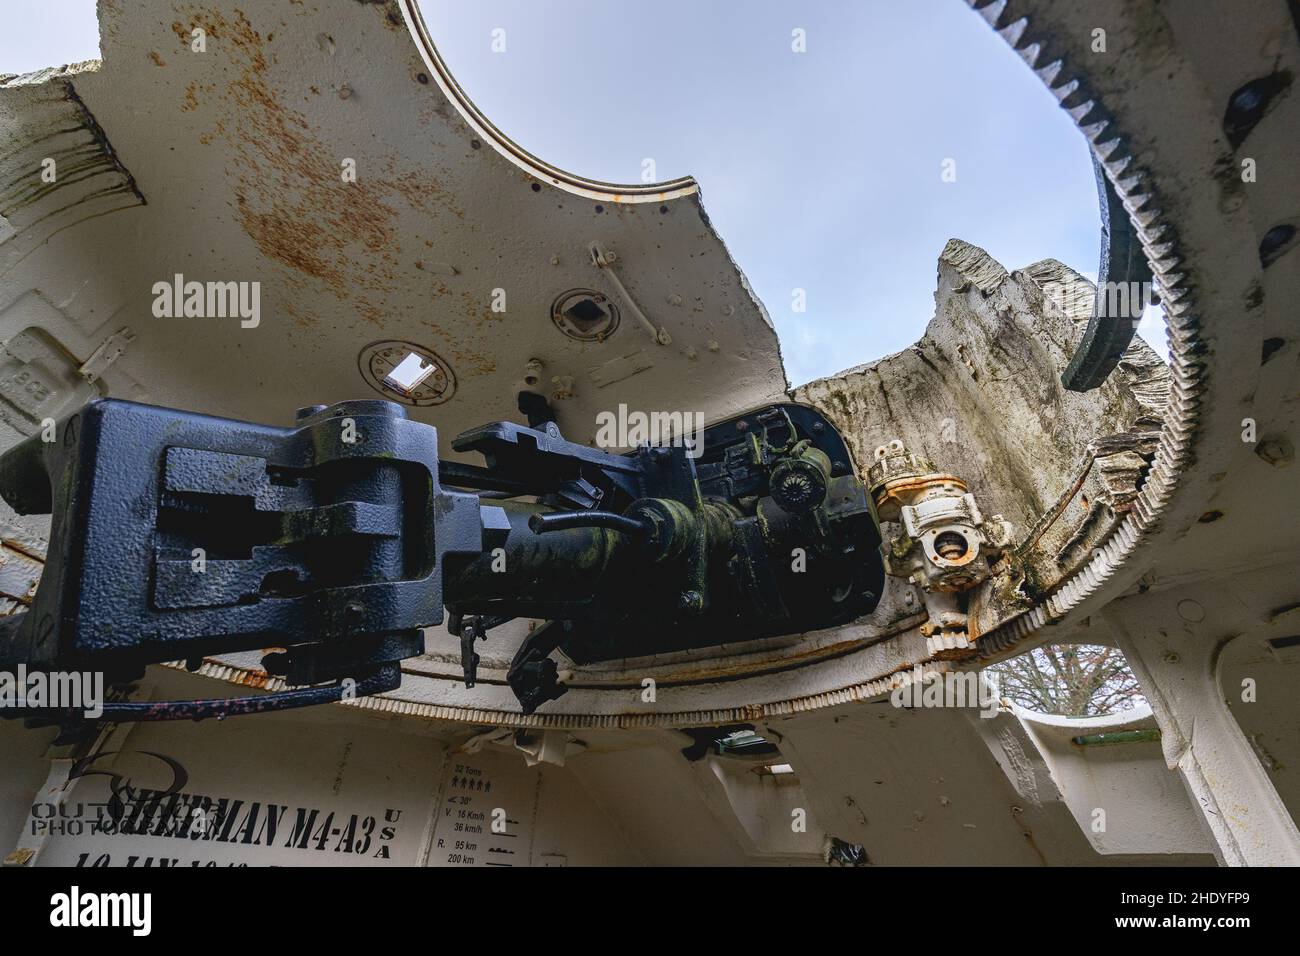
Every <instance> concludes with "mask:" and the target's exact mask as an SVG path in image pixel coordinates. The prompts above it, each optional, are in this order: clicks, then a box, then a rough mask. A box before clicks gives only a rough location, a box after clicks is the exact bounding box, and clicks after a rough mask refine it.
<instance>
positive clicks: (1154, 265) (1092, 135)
mask: <svg viewBox="0 0 1300 956" xmlns="http://www.w3.org/2000/svg"><path fill="white" fill-rule="evenodd" d="M1008 2H1009V0H995V2H992V3H989V2H986V0H967V3H969V4H970V6H971V7H972V8H973V9H975V10H978V11H979V13H980V15H981V16H982V17H983V18H984V19H985V20H986V21H987V22H988V23H989V25H990V26H992V27H993V29H994V30H996V31H997V32H998V33H999V34H1000V35H1001V36H1002V37H1003V38H1004V39H1005V40H1006V41H1007V42H1008V43H1009V44H1010V46H1011V47H1012V48H1013V49H1016V52H1017V53H1019V54H1020V55H1021V57H1022V58H1024V59H1025V60H1026V62H1028V63H1029V64H1030V66H1031V67H1033V65H1034V63H1035V62H1037V60H1038V59H1039V58H1040V57H1041V56H1042V52H1043V51H1042V48H1043V41H1041V40H1039V41H1037V42H1033V43H1030V44H1028V45H1024V49H1023V50H1022V49H1019V47H1020V46H1022V45H1023V44H1024V40H1025V33H1026V30H1027V29H1028V27H1029V26H1031V25H1032V24H1030V23H1029V22H1028V20H1027V18H1025V17H1019V18H1017V19H1015V20H1014V22H1012V23H1009V24H1008V25H1007V26H1004V27H1002V28H1000V29H999V27H998V24H999V23H1000V22H1001V21H1002V20H1003V18H1004V16H1005V15H1006V12H1007V6H1008ZM1011 2H1014V0H1011ZM1034 72H1035V73H1036V74H1037V75H1038V77H1039V78H1040V79H1041V80H1042V82H1043V84H1044V85H1045V86H1046V87H1047V88H1048V90H1050V91H1051V93H1052V95H1053V96H1055V97H1056V99H1057V102H1058V103H1060V105H1061V108H1062V109H1064V110H1065V111H1066V112H1068V113H1069V114H1070V116H1071V117H1072V118H1073V119H1074V121H1075V123H1076V124H1077V125H1078V126H1079V128H1080V131H1081V132H1082V133H1083V134H1084V136H1085V137H1087V139H1088V141H1089V142H1090V143H1091V144H1092V148H1093V153H1094V155H1096V157H1097V159H1098V161H1099V162H1100V163H1101V164H1102V166H1103V168H1104V169H1105V171H1106V174H1107V176H1109V178H1110V180H1111V181H1112V182H1113V183H1114V184H1115V188H1116V192H1117V193H1118V195H1119V197H1120V201H1121V202H1122V203H1123V205H1124V208H1125V210H1126V211H1127V212H1128V214H1129V218H1130V220H1131V221H1132V222H1133V224H1134V226H1135V228H1136V231H1137V233H1138V238H1139V240H1140V242H1141V244H1142V248H1143V250H1144V252H1145V253H1146V255H1147V257H1148V259H1149V261H1150V263H1151V270H1152V276H1153V278H1154V280H1155V283H1156V285H1157V286H1158V287H1159V289H1160V298H1161V305H1162V306H1163V310H1164V314H1165V334H1166V338H1167V340H1168V342H1169V350H1170V359H1171V361H1170V366H1171V372H1172V381H1171V382H1170V389H1169V400H1168V404H1167V405H1166V415H1165V422H1164V426H1163V428H1162V430H1161V435H1160V445H1159V448H1158V450H1157V452H1156V456H1155V459H1154V461H1153V462H1152V464H1151V468H1150V471H1149V472H1148V475H1147V480H1146V482H1145V484H1144V485H1143V486H1142V490H1141V492H1140V493H1139V495H1138V498H1137V500H1136V501H1135V502H1134V504H1133V510H1132V511H1131V512H1129V514H1128V516H1127V517H1126V518H1125V519H1124V520H1123V522H1122V523H1121V524H1120V525H1119V526H1118V527H1117V528H1116V529H1115V530H1114V531H1113V532H1112V534H1111V535H1110V537H1109V538H1108V539H1107V540H1106V541H1105V543H1104V544H1102V546H1101V547H1100V548H1099V549H1098V550H1097V551H1096V552H1095V554H1094V557H1093V558H1092V559H1091V560H1090V561H1089V562H1088V563H1087V564H1086V565H1084V566H1083V567H1082V568H1080V569H1078V570H1077V571H1075V572H1074V573H1073V574H1072V575H1071V576H1070V578H1069V579H1068V580H1066V581H1063V582H1061V584H1060V586H1059V587H1058V589H1057V591H1056V592H1055V593H1054V594H1052V595H1051V596H1050V597H1049V598H1047V600H1046V601H1044V602H1043V603H1042V604H1040V605H1038V606H1037V607H1034V608H1031V609H1030V610H1029V611H1027V612H1026V613H1024V614H1022V615H1021V616H1020V617H1017V618H1015V619H1013V620H1010V621H1007V622H1006V623H1004V624H1002V625H1000V626H999V627H997V628H995V629H994V630H992V631H990V632H989V633H987V634H984V635H981V636H980V637H979V639H978V640H977V641H976V642H975V643H976V645H977V646H978V648H979V653H980V655H981V656H983V657H986V658H989V657H996V656H999V655H1001V654H1004V653H1005V652H1007V651H1008V650H1009V649H1011V648H1012V647H1013V646H1014V645H1016V644H1018V643H1020V642H1021V641H1023V640H1025V639H1027V638H1029V637H1030V636H1031V635H1033V634H1034V633H1035V632H1037V631H1039V630H1041V629H1042V628H1043V627H1046V626H1047V625H1049V624H1052V623H1053V622H1055V621H1056V620H1058V619H1059V618H1061V617H1063V616H1064V615H1066V614H1067V613H1069V612H1070V611H1071V610H1073V609H1074V608H1075V607H1077V606H1078V604H1079V602H1081V601H1083V600H1084V599H1085V598H1087V597H1089V596H1090V595H1092V594H1093V593H1095V592H1096V591H1097V589H1099V588H1100V587H1102V586H1103V585H1104V584H1105V583H1106V582H1107V581H1108V580H1110V579H1111V578H1112V577H1113V576H1114V574H1115V572H1116V570H1117V569H1118V568H1119V566H1120V565H1121V564H1123V563H1124V562H1125V561H1128V560H1129V559H1130V558H1131V556H1132V554H1133V553H1134V551H1136V550H1138V549H1139V548H1140V547H1141V546H1142V544H1143V543H1144V542H1145V541H1146V539H1147V537H1148V536H1149V535H1150V534H1151V533H1152V532H1153V531H1155V530H1157V529H1159V527H1160V522H1161V518H1162V516H1163V514H1164V510H1165V508H1166V507H1167V505H1168V503H1169V501H1170V499H1171V497H1172V496H1173V492H1174V488H1175V486H1176V485H1177V483H1178V481H1179V478H1180V476H1181V474H1182V472H1183V470H1184V469H1185V468H1186V467H1187V465H1188V464H1189V462H1190V461H1191V460H1192V456H1193V453H1194V451H1195V441H1196V439H1197V437H1198V433H1199V430H1200V411H1201V406H1202V404H1203V401H1204V396H1203V388H1204V377H1205V374H1206V362H1205V359H1204V357H1203V352H1204V351H1205V342H1204V341H1203V339H1202V337H1201V330H1200V321H1199V319H1198V318H1197V316H1196V309H1195V305H1196V302H1195V299H1196V297H1195V296H1194V295H1193V294H1192V286H1193V276H1192V275H1191V274H1190V273H1189V272H1187V271H1174V270H1176V269H1181V268H1183V266H1184V263H1183V257H1182V256H1180V255H1179V254H1178V249H1179V243H1178V232H1177V230H1176V229H1175V228H1174V227H1173V226H1172V225H1171V224H1170V223H1168V222H1164V221H1162V220H1163V218H1164V212H1163V210H1162V209H1161V208H1160V205H1159V198H1158V195H1157V191H1156V190H1155V189H1153V188H1151V186H1150V176H1149V175H1147V173H1146V172H1145V171H1143V170H1135V171H1134V172H1132V173H1129V174H1128V175H1127V176H1125V175H1124V174H1125V173H1126V172H1127V171H1128V170H1129V168H1130V166H1131V165H1132V162H1133V157H1132V155H1131V154H1130V153H1129V152H1128V151H1127V149H1126V144H1125V143H1124V141H1123V137H1122V136H1120V135H1112V136H1111V138H1110V139H1107V140H1106V141H1104V142H1099V140H1100V139H1101V137H1102V136H1103V135H1104V134H1106V133H1112V134H1118V132H1119V131H1118V130H1116V129H1115V128H1114V125H1113V120H1114V116H1113V114H1112V113H1110V111H1109V110H1107V109H1106V108H1105V107H1104V106H1102V105H1101V104H1099V103H1097V102H1095V101H1094V100H1092V99H1088V98H1087V96H1086V94H1087V92H1088V89H1087V88H1085V87H1084V85H1083V82H1082V77H1083V76H1084V75H1085V74H1074V75H1071V74H1072V73H1074V71H1073V69H1072V68H1071V67H1070V66H1069V64H1067V63H1066V62H1065V60H1064V58H1062V57H1054V58H1053V59H1052V60H1051V61H1050V62H1048V63H1047V64H1046V65H1044V66H1042V67H1040V68H1037V69H1035V70H1034ZM1085 121H1088V122H1085ZM1139 189H1140V190H1141V192H1138V190H1139ZM934 640H935V638H933V637H932V638H930V641H934ZM940 643H943V642H942V641H941V642H940ZM927 647H928V648H929V649H931V651H932V653H935V652H937V653H945V652H946V653H949V654H951V653H952V651H953V650H954V649H949V648H939V647H933V648H931V647H930V645H929V644H927Z"/></svg>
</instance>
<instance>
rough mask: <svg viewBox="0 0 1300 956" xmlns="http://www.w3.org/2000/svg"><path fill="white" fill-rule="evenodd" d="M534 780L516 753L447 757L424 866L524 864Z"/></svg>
mask: <svg viewBox="0 0 1300 956" xmlns="http://www.w3.org/2000/svg"><path fill="white" fill-rule="evenodd" d="M540 780H541V778H540V775H539V774H538V773H537V772H536V771H535V770H530V769H529V768H528V767H527V766H525V764H524V761H523V759H522V758H521V757H520V756H519V755H517V754H504V753H496V752H483V753H477V754H456V753H450V754H448V755H447V763H446V768H445V771H444V773H443V781H442V791H441V793H440V795H439V801H440V803H439V810H438V820H437V823H436V824H435V825H434V832H433V844H432V845H431V847H430V849H429V865H430V866H529V865H530V861H531V854H532V842H533V823H534V816H535V815H536V812H537V788H538V786H539V784H540Z"/></svg>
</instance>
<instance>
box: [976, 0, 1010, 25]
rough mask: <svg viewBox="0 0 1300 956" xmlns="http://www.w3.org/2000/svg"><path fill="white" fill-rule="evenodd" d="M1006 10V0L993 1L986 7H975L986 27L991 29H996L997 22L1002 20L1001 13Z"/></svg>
mask: <svg viewBox="0 0 1300 956" xmlns="http://www.w3.org/2000/svg"><path fill="white" fill-rule="evenodd" d="M1006 8H1007V0H993V2H992V3H990V4H988V5H987V6H983V7H977V8H976V9H977V10H978V11H979V15H980V16H982V17H983V18H984V19H985V20H986V21H987V22H988V25H989V26H991V27H992V28H993V29H995V30H996V29H997V28H998V21H999V20H1001V19H1002V12H1003V11H1004V10H1006Z"/></svg>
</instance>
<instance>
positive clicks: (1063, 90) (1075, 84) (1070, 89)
mask: <svg viewBox="0 0 1300 956" xmlns="http://www.w3.org/2000/svg"><path fill="white" fill-rule="evenodd" d="M1078 88H1079V81H1078V80H1070V81H1069V82H1068V83H1062V84H1061V85H1060V86H1058V87H1055V88H1054V89H1053V90H1052V93H1053V95H1055V96H1056V98H1057V100H1058V101H1059V102H1061V103H1064V102H1065V101H1066V100H1068V99H1069V98H1070V97H1071V96H1073V95H1074V92H1075V91H1076V90H1077V89H1078Z"/></svg>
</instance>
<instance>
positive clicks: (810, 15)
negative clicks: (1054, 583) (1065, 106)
mask: <svg viewBox="0 0 1300 956" xmlns="http://www.w3.org/2000/svg"><path fill="white" fill-rule="evenodd" d="M421 8H422V10H423V12H424V18H425V20H426V22H427V23H428V26H429V28H430V32H431V34H432V35H433V38H434V40H435V42H436V43H437V45H438V47H439V50H440V51H441V53H442V55H443V57H444V58H445V59H446V61H447V63H448V65H449V66H450V67H451V69H452V72H453V73H454V74H455V75H456V77H457V78H458V80H459V81H460V83H461V85H462V87H463V88H464V89H465V91H466V92H467V93H468V94H469V96H470V97H471V98H472V99H473V100H474V102H475V103H476V104H477V105H478V107H479V108H480V109H481V110H482V111H483V112H484V113H485V114H486V115H487V116H489V117H490V118H491V119H492V121H493V122H494V123H495V124H496V125H497V126H498V128H500V129H501V130H502V131H503V132H504V133H505V134H506V135H508V136H509V137H510V138H512V139H513V140H515V141H516V142H517V143H519V144H520V145H521V146H523V147H524V148H525V149H527V150H528V151H529V152H531V153H533V154H534V155H537V156H539V157H541V158H543V159H545V160H547V161H548V162H550V163H552V164H554V165H556V166H559V167H561V168H562V169H566V170H569V171H570V172H574V173H578V174H580V175H583V176H587V177H589V178H592V179H599V180H605V181H609V182H640V181H642V175H643V170H646V169H647V168H648V167H647V160H649V161H652V163H653V172H654V177H655V178H656V179H659V180H665V179H672V178H674V177H677V176H682V175H688V174H689V175H691V176H694V177H695V178H696V180H697V181H698V182H699V183H700V186H701V192H702V196H703V201H704V206H705V209H706V211H707V212H708V214H709V218H710V220H711V221H712V223H713V226H714V228H715V229H717V231H718V233H719V234H720V235H721V237H722V239H723V241H724V242H725V243H726V244H727V246H728V248H729V249H730V251H731V254H732V257H733V258H734V259H735V261H736V262H737V263H738V264H739V266H740V268H741V270H742V271H743V272H744V273H745V275H746V277H747V278H748V279H749V282H750V284H751V286H752V287H753V288H754V290H755V292H756V294H757V295H758V297H759V298H760V299H761V300H762V301H763V303H764V305H765V306H766V307H767V310H768V313H769V315H770V316H771V317H772V320H773V322H774V323H775V324H776V328H777V332H778V333H779V335H780V337H781V344H782V352H783V355H784V357H785V362H786V369H787V373H788V375H789V378H790V381H791V384H801V383H803V382H807V381H810V380H812V379H814V378H820V377H822V376H825V375H831V374H834V373H835V372H838V371H841V370H843V369H845V368H849V367H852V366H855V365H860V364H862V363H863V362H868V361H871V360H873V359H876V358H880V357H882V356H885V355H888V354H890V353H892V352H896V351H899V350H900V349H903V348H906V347H907V346H908V345H910V344H911V343H913V342H915V341H916V340H917V339H918V338H919V337H920V336H921V334H922V333H923V332H924V330H925V326H926V323H928V322H929V320H930V319H931V318H932V317H933V315H934V298H933V296H934V289H935V270H936V263H937V260H938V256H939V253H940V252H941V251H942V249H943V247H944V244H945V243H946V242H947V241H948V239H949V238H953V237H956V238H960V239H964V240H965V241H967V242H970V243H973V244H975V245H977V246H981V247H982V248H984V249H986V250H987V251H988V252H989V253H990V254H991V255H992V256H993V257H994V258H995V259H997V260H998V261H999V262H1001V263H1002V264H1003V265H1004V266H1006V267H1007V268H1008V269H1015V268H1019V267H1021V266H1025V265H1028V264H1030V263H1032V262H1035V261H1037V260H1039V259H1045V258H1055V259H1059V260H1061V261H1062V262H1064V263H1066V264H1067V265H1069V266H1071V267H1072V268H1074V269H1076V270H1078V271H1079V272H1081V273H1083V274H1084V275H1087V276H1088V277H1089V278H1091V279H1095V278H1096V274H1097V255H1098V241H1099V240H1098V222H1099V219H1098V212H1097V192H1096V185H1095V183H1094V180H1093V174H1092V166H1091V162H1090V160H1089V156H1088V150H1087V147H1086V144H1085V141H1084V138H1083V135H1082V134H1081V133H1080V132H1079V131H1078V130H1077V129H1076V128H1075V126H1074V124H1073V122H1072V121H1071V120H1070V118H1069V117H1068V116H1067V115H1066V114H1065V113H1064V112H1063V111H1062V110H1061V109H1060V108H1059V107H1058V106H1057V104H1056V99H1055V98H1054V97H1053V96H1052V95H1051V93H1049V92H1048V91H1047V89H1046V88H1045V87H1044V86H1043V85H1042V83H1041V82H1040V81H1039V80H1038V78H1037V77H1036V76H1034V75H1033V73H1032V72H1031V71H1030V70H1029V68H1028V67H1027V66H1026V65H1025V64H1024V63H1023V62H1022V61H1021V60H1020V58H1019V57H1018V56H1017V55H1016V54H1014V53H1013V52H1012V51H1011V50H1010V48H1009V47H1007V45H1006V44H1005V43H1004V41H1003V40H1002V39H1001V38H1000V37H998V36H997V35H996V34H995V33H994V32H993V31H992V30H991V29H990V28H989V27H988V25H987V24H986V23H985V22H984V20H983V19H982V18H981V17H979V16H978V15H977V14H975V13H973V12H971V11H970V10H969V9H968V8H967V7H966V5H965V4H964V3H963V2H961V0H909V2H907V3H896V2H892V0H889V2H887V0H817V2H803V3H797V2H794V0H547V2H540V0H422V2H421ZM800 46H801V47H802V50H801V51H797V50H796V47H800ZM503 47H504V48H503ZM98 55H99V46H98V35H97V27H96V20H95V15H94V0H42V2H41V3H37V4H23V5H21V6H20V7H19V8H18V9H17V10H16V11H11V12H9V13H7V14H6V20H5V30H4V31H3V32H0V73H23V72H28V71H31V70H35V69H39V68H41V67H44V66H53V65H58V64H62V63H70V62H76V61H79V60H85V59H93V58H95V57H97V56H98ZM945 171H947V172H948V175H947V176H945V175H944V173H945ZM946 180H951V181H946ZM796 290H803V295H802V301H803V304H804V310H803V311H798V309H797V304H798V301H797V300H798V299H799V296H798V293H797V292H796ZM1139 331H1140V332H1141V333H1142V334H1144V336H1145V337H1146V338H1147V341H1148V342H1153V339H1154V342H1153V344H1154V345H1155V347H1156V349H1157V351H1159V352H1161V353H1162V354H1163V353H1164V352H1165V347H1164V334H1163V330H1162V329H1160V328H1159V319H1158V313H1156V312H1155V311H1154V310H1153V311H1152V312H1151V313H1149V314H1148V315H1147V316H1146V317H1145V318H1144V320H1143V323H1142V325H1140V326H1139ZM1152 332H1154V335H1153V334H1150V333H1152Z"/></svg>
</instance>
